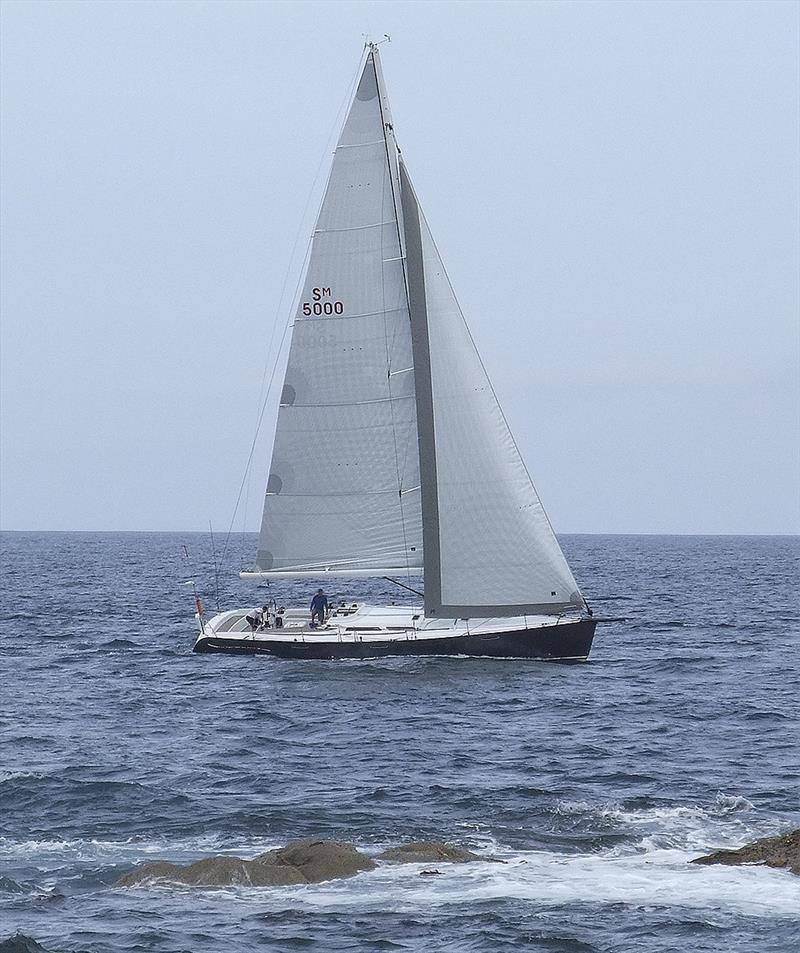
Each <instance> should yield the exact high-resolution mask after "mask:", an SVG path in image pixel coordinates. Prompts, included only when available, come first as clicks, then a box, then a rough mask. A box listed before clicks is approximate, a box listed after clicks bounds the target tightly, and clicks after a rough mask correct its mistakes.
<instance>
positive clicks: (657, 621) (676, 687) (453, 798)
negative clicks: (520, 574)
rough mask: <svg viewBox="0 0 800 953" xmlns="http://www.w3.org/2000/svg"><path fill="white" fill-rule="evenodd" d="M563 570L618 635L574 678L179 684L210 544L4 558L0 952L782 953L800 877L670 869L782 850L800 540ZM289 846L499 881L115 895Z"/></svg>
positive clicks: (189, 674)
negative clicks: (758, 848)
mask: <svg viewBox="0 0 800 953" xmlns="http://www.w3.org/2000/svg"><path fill="white" fill-rule="evenodd" d="M563 542H564V545H565V548H566V550H567V553H568V557H569V558H570V560H571V562H572V564H573V567H574V568H575V572H576V575H577V576H578V578H579V580H580V581H581V583H582V585H583V586H584V588H585V591H586V593H587V596H588V598H589V600H590V602H593V604H594V607H595V611H596V613H597V614H602V615H607V616H626V617H627V620H628V621H626V622H613V623H609V624H607V625H604V626H601V627H599V628H598V635H597V638H596V641H595V648H594V651H593V653H592V658H591V661H590V662H589V663H588V664H586V665H579V666H561V665H549V664H544V663H536V662H515V661H480V660H468V659H419V660H416V659H404V660H386V661H380V662H291V661H280V660H274V659H266V658H229V657H224V656H195V655H192V654H191V651H190V650H191V645H192V641H193V631H192V630H193V624H194V622H193V619H192V611H193V609H192V604H191V593H190V590H189V589H187V588H186V587H185V586H183V585H182V583H183V581H184V580H186V579H188V578H190V577H191V576H195V577H196V578H197V579H198V580H202V582H203V588H204V590H205V596H206V601H207V602H209V603H212V604H213V602H214V598H213V584H211V580H212V578H213V573H212V572H211V571H210V553H209V546H208V541H207V539H206V538H205V537H203V536H195V535H192V534H120V535H115V534H5V535H4V536H3V537H2V543H3V559H4V585H3V594H2V606H0V625H2V633H1V634H0V667H1V668H2V671H1V672H0V685H2V696H3V703H2V707H1V709H0V719H2V751H1V753H0V941H1V940H2V939H4V938H5V937H7V936H8V935H10V934H11V933H13V932H14V931H15V930H17V929H19V930H22V931H23V932H24V933H26V934H27V935H29V936H32V937H34V938H35V939H37V940H38V941H39V942H40V943H42V944H43V945H44V946H45V947H47V948H48V949H51V950H54V951H77V950H81V951H84V950H85V951H89V953H101V951H134V950H135V951H164V953H175V951H191V953H202V951H209V953H211V951H213V953H217V951H219V950H223V949H231V950H242V951H248V950H294V949H311V950H321V951H338V950H342V951H345V950H347V951H350V950H418V951H432V950H435V951H457V953H462V951H504V950H517V949H521V948H530V949H540V950H549V951H576V953H578V951H581V953H583V951H593V950H598V951H615V953H616V951H636V953H642V951H662V950H663V951H666V950H684V949H685V950H692V951H708V950H715V951H717V950H719V951H723V950H725V951H729V950H731V951H738V950H741V951H745V950H746V951H748V953H751V951H754V950H757V951H762V953H763V951H789V950H795V949H796V940H797V932H798V916H799V915H800V914H799V911H800V879H799V878H796V877H792V876H791V875H790V874H788V873H786V872H784V871H775V870H768V869H762V868H754V867H750V868H735V867H731V868H726V867H692V866H689V865H688V864H687V861H688V860H689V859H690V858H691V857H693V856H696V855H697V854H699V853H701V852H703V851H705V850H706V849H708V848H712V847H718V846H738V845H741V844H743V843H745V842H746V841H748V840H751V839H753V838H755V837H759V836H764V835H768V834H772V833H776V832H779V831H782V830H785V829H787V828H789V827H791V826H797V825H798V822H800V807H799V805H798V791H799V790H800V767H799V766H798V761H799V760H800V759H799V758H798V737H800V736H799V735H798V716H797V709H798V698H797V684H798V670H799V669H800V663H799V662H798V643H799V639H798V633H799V631H800V627H799V626H798V602H797V596H796V570H797V558H798V555H800V540H798V539H797V538H720V537H597V536H595V537H588V536H583V537H581V536H573V537H566V538H565V539H564V541H563ZM184 544H185V545H186V546H187V547H188V549H189V552H190V556H191V560H192V565H191V566H190V565H188V564H187V561H186V559H185V557H184V556H183V553H182V547H183V545H184ZM241 545H242V544H240V541H239V540H237V541H236V543H235V548H236V552H237V557H236V560H234V563H235V562H236V561H237V560H238V553H239V551H240V546H241ZM242 551H243V552H247V553H248V554H250V553H253V552H254V551H255V542H254V540H245V541H244V543H243V549H242ZM220 585H221V588H222V590H223V591H222V592H221V594H220V595H221V602H222V604H223V605H224V606H226V607H230V606H232V605H247V604H249V603H252V602H254V601H255V602H257V601H260V599H261V596H260V594H259V595H258V596H256V597H255V598H254V590H253V588H252V586H251V585H249V584H245V583H243V582H240V581H239V580H238V579H237V578H236V577H235V575H234V573H233V572H232V571H231V569H229V570H228V571H226V572H225V573H224V574H223V575H222V577H221V579H220ZM352 586H353V587H351V588H343V589H342V590H341V592H342V594H345V595H347V597H348V598H352V597H354V596H356V595H360V596H363V597H367V598H371V599H372V600H373V601H383V599H385V598H387V597H388V598H389V599H397V601H402V599H403V595H402V593H401V592H400V590H393V589H392V587H388V588H386V584H384V583H379V584H375V583H369V584H362V583H360V582H356V583H354V584H352ZM355 586H361V588H360V589H359V590H357V589H356V588H354V587H355ZM307 588H309V587H303V588H302V589H300V588H296V589H295V590H294V594H295V595H296V597H297V598H300V599H302V600H303V601H304V602H305V597H306V589H307ZM279 591H280V592H281V593H282V594H283V599H285V601H287V602H291V601H292V598H291V596H292V591H291V588H290V587H284V588H283V589H281V590H279ZM308 835H315V836H325V837H336V838H342V839H346V840H351V841H353V842H354V843H355V844H356V845H357V846H358V847H360V848H362V849H365V850H367V851H377V850H379V849H380V848H382V847H383V846H385V845H390V844H391V845H393V844H396V843H398V842H401V841H404V840H408V839H412V838H421V837H426V838H434V839H438V840H448V841H454V842H457V843H459V844H462V845H465V846H469V847H472V848H473V849H476V850H480V851H486V852H491V853H493V854H495V855H496V856H498V857H500V858H502V859H503V860H505V861H506V863H505V864H488V863H487V864H475V865H466V866H461V867H457V866H454V867H450V868H448V867H447V866H446V865H440V867H439V869H440V870H441V871H442V875H441V876H438V877H425V878H421V877H419V875H418V870H419V868H414V867H404V868H383V869H379V870H377V871H375V872H372V873H366V874H362V875H359V876H358V877H356V878H354V879H352V880H347V881H341V882H337V883H329V884H318V885H308V886H303V887H282V888H271V889H266V888H260V889H253V888H249V889H239V888H236V889H219V890H200V889H196V888H177V887H175V888H168V887H156V888H150V889H143V888H138V889H125V890H122V889H114V888H113V887H112V884H113V883H114V881H115V880H116V879H117V878H118V877H119V876H120V875H121V874H122V873H124V872H125V871H127V870H129V869H130V868H131V867H132V866H133V865H134V864H137V863H139V862H141V861H144V860H148V859H155V858H166V859H170V860H178V861H188V860H194V859H198V858H201V857H205V856H207V855H208V854H210V853H214V852H220V851H228V852H234V853H238V854H240V855H242V856H253V855H255V854H256V853H259V852H261V851H263V850H265V849H268V848H270V847H273V846H277V845H280V844H283V843H285V842H286V841H287V840H289V839H291V838H295V837H300V836H308Z"/></svg>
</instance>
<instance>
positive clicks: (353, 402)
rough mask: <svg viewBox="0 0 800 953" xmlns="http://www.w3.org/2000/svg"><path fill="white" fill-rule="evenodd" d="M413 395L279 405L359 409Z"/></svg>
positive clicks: (407, 398) (283, 405) (406, 398)
mask: <svg viewBox="0 0 800 953" xmlns="http://www.w3.org/2000/svg"><path fill="white" fill-rule="evenodd" d="M413 397H414V395H413V394H397V395H395V396H392V397H374V398H372V399H370V400H342V401H336V402H335V403H330V404H297V403H295V404H281V407H359V406H361V405H362V404H386V403H389V402H390V401H395V400H409V399H413Z"/></svg>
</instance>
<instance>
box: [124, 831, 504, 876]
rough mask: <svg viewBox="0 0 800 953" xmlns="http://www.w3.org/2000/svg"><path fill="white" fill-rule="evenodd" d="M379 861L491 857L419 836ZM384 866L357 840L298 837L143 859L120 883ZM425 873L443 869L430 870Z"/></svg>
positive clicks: (345, 872) (344, 872)
mask: <svg viewBox="0 0 800 953" xmlns="http://www.w3.org/2000/svg"><path fill="white" fill-rule="evenodd" d="M376 859H377V860H379V861H383V862H385V863H391V864H448V863H449V864H465V863H469V862H471V861H476V860H487V859H489V858H486V857H481V856H480V855H479V854H474V853H473V852H472V851H471V850H464V849H463V848H461V847H454V846H453V845H452V844H441V843H438V842H437V841H414V842H412V843H410V844H403V845H402V846H400V847H392V848H390V849H389V850H385V851H384V852H383V853H382V854H379V855H378V857H377V858H376ZM377 866H378V865H377V864H376V862H375V860H373V859H372V857H369V856H368V855H367V854H364V853H362V852H361V851H360V850H357V849H356V848H355V847H354V846H353V845H352V844H348V843H345V842H343V841H333V840H300V841H292V842H291V843H290V844H287V845H286V847H279V848H277V849H276V850H269V851H267V852H266V853H265V854H259V855H258V857H254V858H253V859H252V860H244V859H243V858H241V857H230V856H224V857H208V858H206V859H205V860H198V861H196V862H195V863H193V864H185V865H182V864H171V863H169V862H168V861H164V860H158V861H155V862H154V863H149V864H142V865H141V866H140V867H136V868H135V869H134V870H132V871H130V873H127V874H125V876H124V877H121V878H120V879H119V880H118V881H117V883H116V886H117V887H134V886H137V885H140V884H147V883H153V882H154V881H158V880H167V881H172V882H173V883H181V884H190V885H192V886H196V887H224V886H251V887H287V886H291V885H292V884H307V883H320V882H322V881H324V880H342V879H344V878H345V877H353V876H354V875H355V874H358V873H361V872H362V871H364V870H374V869H375V868H376V867H377ZM422 873H423V874H425V875H433V874H438V873H440V871H438V870H424V871H422Z"/></svg>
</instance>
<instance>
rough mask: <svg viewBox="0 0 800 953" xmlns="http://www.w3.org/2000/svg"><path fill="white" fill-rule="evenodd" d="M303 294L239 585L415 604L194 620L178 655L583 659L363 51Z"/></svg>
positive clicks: (555, 563) (578, 600)
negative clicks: (345, 589)
mask: <svg viewBox="0 0 800 953" xmlns="http://www.w3.org/2000/svg"><path fill="white" fill-rule="evenodd" d="M300 288H301V293H300V295H299V300H298V301H297V303H296V310H295V313H294V317H293V325H292V336H291V342H290V348H289V356H288V363H287V367H286V373H285V378H284V383H283V390H282V392H281V396H280V405H279V409H278V415H277V425H276V433H275V440H274V445H273V452H272V460H271V465H270V471H269V478H268V481H267V487H266V496H265V502H264V514H263V520H262V524H261V533H260V537H259V543H258V551H257V556H256V567H255V569H253V570H250V571H245V572H242V573H241V574H240V575H241V576H242V578H245V579H253V580H262V581H268V582H273V581H279V580H286V579H293V580H308V585H309V596H310V595H311V594H312V593H313V592H314V591H316V589H317V587H324V585H325V584H326V581H327V580H328V579H330V578H336V579H347V578H349V579H364V578H370V577H372V578H382V579H390V580H393V581H397V582H398V584H399V585H401V586H403V588H404V589H408V590H411V592H412V593H417V596H418V598H417V599H416V602H417V604H415V605H391V606H375V605H369V604H366V603H364V602H359V601H358V600H356V601H348V602H346V603H340V604H338V605H329V606H328V607H327V611H324V612H323V613H321V614H320V615H318V619H317V622H315V623H313V624H312V622H311V619H310V613H309V609H308V606H307V604H306V605H304V606H301V607H297V608H291V607H289V608H285V607H282V606H279V605H278V604H277V603H276V602H275V601H274V600H270V605H269V606H267V607H265V610H266V611H264V612H263V613H259V614H258V617H254V616H253V610H252V609H234V610H230V611H225V612H219V613H218V614H217V615H215V616H214V617H213V618H210V619H208V620H205V619H204V618H203V615H202V612H199V613H198V618H199V622H200V628H201V631H200V634H199V636H198V637H197V641H196V643H195V646H194V650H195V651H196V652H227V653H236V654H254V653H265V654H268V655H276V656H282V657H286V658H300V659H308V658H314V659H339V658H359V659H360V658H376V657H382V656H398V655H400V656H403V655H458V656H481V657H487V656H488V657H512V658H534V659H548V660H562V661H567V660H569V661H577V660H584V659H586V658H587V657H588V655H589V651H590V648H591V645H592V639H593V636H594V630H595V625H596V621H595V620H594V619H593V618H592V616H591V610H590V609H589V607H588V605H587V603H586V601H585V599H584V597H583V595H582V593H581V590H580V588H579V587H578V584H577V583H576V581H575V578H574V577H573V574H572V572H571V570H570V568H569V566H568V564H567V561H566V559H565V557H564V554H563V552H562V551H561V547H560V546H559V543H558V540H557V539H556V536H555V533H554V532H553V528H552V526H551V524H550V521H549V520H548V517H547V515H546V513H545V511H544V508H543V506H542V503H541V500H540V499H539V496H538V494H537V492H536V490H535V488H534V485H533V482H532V480H531V478H530V476H529V474H528V471H527V469H526V466H525V463H524V462H523V460H522V457H521V455H520V452H519V450H518V448H517V445H516V443H515V442H514V438H513V437H512V435H511V431H510V429H509V427H508V424H507V422H506V419H505V417H504V415H503V412H502V410H501V408H500V404H499V403H498V400H497V397H496V395H495V392H494V390H493V389H492V385H491V383H490V381H489V378H488V376H487V373H486V370H485V368H484V366H483V364H482V362H481V358H480V356H479V354H478V351H477V349H476V347H475V343H474V341H473V339H472V337H471V335H470V332H469V329H468V327H467V325H466V322H465V320H464V317H463V315H462V312H461V309H460V307H459V305H458V302H457V300H456V297H455V294H454V292H453V289H452V287H451V285H450V281H449V280H448V277H447V273H446V272H445V269H444V265H443V264H442V260H441V258H440V256H439V252H438V250H437V247H436V244H435V242H434V240H433V236H432V234H431V231H430V229H429V227H428V223H427V221H426V219H425V216H424V214H423V212H422V209H421V207H420V203H419V200H418V198H417V194H416V192H415V190H414V187H413V185H412V182H411V177H410V175H409V171H408V169H407V167H406V163H405V159H404V156H403V155H402V153H401V151H400V149H399V147H398V145H397V142H396V140H395V131H394V125H393V123H392V118H391V114H390V112H389V104H388V101H387V97H386V89H385V84H384V79H383V73H382V70H381V63H380V55H379V51H378V46H377V44H374V43H368V44H367V45H366V46H365V51H364V54H363V64H362V67H361V69H360V76H359V79H358V81H357V84H356V86H355V92H354V95H353V98H352V102H351V104H350V107H349V110H348V111H347V113H346V119H345V121H344V125H343V127H342V130H341V134H340V136H339V139H338V143H337V145H336V149H335V152H334V157H333V162H332V166H331V170H330V175H329V178H328V182H327V186H326V189H325V194H324V198H323V200H322V204H321V207H320V211H319V215H318V219H317V222H316V228H315V230H314V233H313V237H312V241H311V247H310V254H309V256H308V259H307V264H306V271H305V274H304V277H303V279H302V282H301V285H300ZM417 577H422V580H423V581H424V582H423V585H424V592H423V591H422V590H421V589H417V588H416V586H414V585H412V584H411V583H412V581H413V582H416V579H417ZM401 580H405V581H401ZM337 585H340V583H337ZM354 585H357V584H354ZM361 585H363V583H361ZM416 585H420V583H419V582H417V583H416Z"/></svg>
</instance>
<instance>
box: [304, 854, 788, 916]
mask: <svg viewBox="0 0 800 953" xmlns="http://www.w3.org/2000/svg"><path fill="white" fill-rule="evenodd" d="M689 859H690V858H689V857H688V856H687V855H686V854H685V853H684V852H682V851H658V852H654V853H652V854H649V855H647V857H646V858H645V857H642V856H641V855H640V856H638V857H637V856H628V857H610V856H608V855H601V854H596V855H586V854H581V855H571V854H556V853H551V852H546V851H529V852H524V853H518V854H515V855H513V856H512V855H508V860H507V863H506V864H494V863H486V864H482V863H475V864H464V865H448V864H440V865H427V867H426V866H422V865H402V866H398V867H381V868H379V869H378V870H376V871H373V872H372V873H368V874H362V875H360V876H359V877H357V878H355V879H354V880H347V881H341V882H337V883H335V884H318V885H310V886H308V887H300V888H294V889H295V892H294V893H293V897H292V901H293V902H298V903H301V904H305V905H308V906H310V907H314V908H326V909H332V908H350V907H353V908H355V907H357V908H358V909H359V911H360V912H369V911H370V910H374V911H378V910H384V911H385V910H387V909H388V910H392V911H394V912H407V913H413V912H414V911H417V910H421V909H429V908H431V907H436V906H445V905H448V904H453V903H458V904H460V905H465V904H469V903H471V902H481V901H486V900H519V901H523V902H525V901H527V902H530V903H531V904H533V905H535V906H536V907H537V908H541V907H548V906H565V905H575V904H585V903H589V904H612V903H613V904H626V905H629V906H633V907H639V908H643V907H647V908H652V907H661V908H664V907H670V908H684V909H692V910H698V911H710V910H714V911H719V912H723V913H724V912H728V913H738V914H743V915H746V916H757V917H761V916H764V917H772V918H775V917H778V918H784V917H787V918H795V917H796V916H797V911H798V909H800V880H798V878H796V877H794V876H793V875H792V874H790V873H788V872H787V871H781V870H773V869H770V868H765V867H723V866H713V867H699V866H692V865H690V864H689V863H688V860H689ZM430 868H434V869H436V870H439V871H440V875H439V876H431V877H424V878H422V877H420V876H419V873H420V871H421V870H424V869H430Z"/></svg>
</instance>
